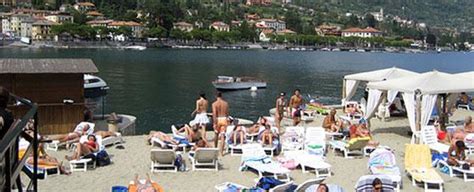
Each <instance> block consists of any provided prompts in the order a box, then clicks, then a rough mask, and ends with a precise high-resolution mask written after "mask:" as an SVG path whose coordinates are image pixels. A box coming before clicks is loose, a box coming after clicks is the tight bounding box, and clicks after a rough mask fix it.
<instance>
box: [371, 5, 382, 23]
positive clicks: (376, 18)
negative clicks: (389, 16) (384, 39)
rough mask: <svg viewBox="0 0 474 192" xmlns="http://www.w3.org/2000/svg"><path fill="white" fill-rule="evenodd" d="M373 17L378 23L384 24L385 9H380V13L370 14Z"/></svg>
mask: <svg viewBox="0 0 474 192" xmlns="http://www.w3.org/2000/svg"><path fill="white" fill-rule="evenodd" d="M370 14H371V15H372V16H374V19H375V20H376V21H378V22H382V21H383V18H384V15H383V8H380V11H379V12H371V13H370Z"/></svg>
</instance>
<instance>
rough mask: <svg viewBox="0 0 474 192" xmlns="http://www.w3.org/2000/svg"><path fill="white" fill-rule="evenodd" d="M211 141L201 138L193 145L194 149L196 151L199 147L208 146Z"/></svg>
mask: <svg viewBox="0 0 474 192" xmlns="http://www.w3.org/2000/svg"><path fill="white" fill-rule="evenodd" d="M208 147H209V143H207V141H206V140H205V139H203V138H199V140H198V141H197V142H196V144H195V145H194V146H193V148H192V151H196V150H197V149H199V148H208Z"/></svg>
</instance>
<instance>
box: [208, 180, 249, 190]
mask: <svg viewBox="0 0 474 192" xmlns="http://www.w3.org/2000/svg"><path fill="white" fill-rule="evenodd" d="M214 188H215V189H216V190H217V191H218V192H231V191H232V192H234V191H235V192H238V191H243V190H246V189H249V187H246V186H243V185H240V184H237V183H232V182H224V183H221V184H217V185H215V186H214Z"/></svg>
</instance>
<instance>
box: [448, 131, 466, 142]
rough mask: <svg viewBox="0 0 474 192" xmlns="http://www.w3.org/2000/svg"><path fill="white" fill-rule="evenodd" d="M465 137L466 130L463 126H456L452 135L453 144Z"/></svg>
mask: <svg viewBox="0 0 474 192" xmlns="http://www.w3.org/2000/svg"><path fill="white" fill-rule="evenodd" d="M465 137H466V133H465V132H464V130H463V129H461V128H456V129H455V130H454V132H453V135H452V136H451V144H452V145H454V144H456V142H457V141H464V138H465Z"/></svg>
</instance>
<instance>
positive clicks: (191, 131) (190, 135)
mask: <svg viewBox="0 0 474 192" xmlns="http://www.w3.org/2000/svg"><path fill="white" fill-rule="evenodd" d="M176 128H177V129H178V132H180V133H184V134H185V135H186V139H188V141H189V142H196V141H197V140H199V138H201V136H202V135H203V134H202V132H201V131H200V130H199V129H200V128H199V126H198V125H197V124H193V125H191V126H190V125H188V124H184V125H182V126H177V127H176Z"/></svg>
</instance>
